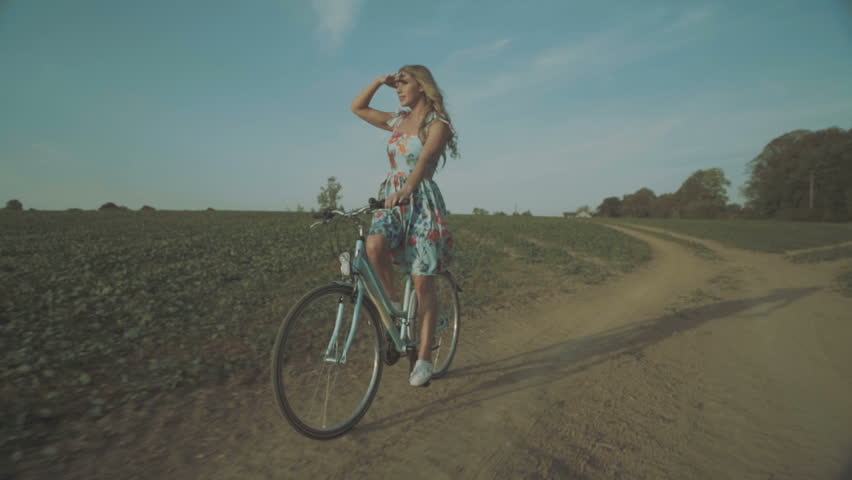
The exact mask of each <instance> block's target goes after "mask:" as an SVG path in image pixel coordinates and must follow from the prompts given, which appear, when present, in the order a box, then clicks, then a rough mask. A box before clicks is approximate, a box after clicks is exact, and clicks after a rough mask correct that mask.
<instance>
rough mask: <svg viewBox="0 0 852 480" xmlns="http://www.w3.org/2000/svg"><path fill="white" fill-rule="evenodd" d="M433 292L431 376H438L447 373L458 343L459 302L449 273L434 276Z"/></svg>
mask: <svg viewBox="0 0 852 480" xmlns="http://www.w3.org/2000/svg"><path fill="white" fill-rule="evenodd" d="M435 294H436V296H437V297H438V315H437V317H438V318H437V325H436V326H435V344H434V345H433V346H432V348H433V350H432V365H434V367H433V370H432V378H440V377H441V376H443V375H444V374H446V373H447V370H448V369H449V368H450V363H451V362H452V361H453V357H455V356H456V349H457V348H458V345H459V327H460V324H461V304H460V302H459V292H458V289H456V286H455V284H454V283H453V281H452V280H451V278H450V275H449V273H442V274H440V275H437V276H436V277H435Z"/></svg>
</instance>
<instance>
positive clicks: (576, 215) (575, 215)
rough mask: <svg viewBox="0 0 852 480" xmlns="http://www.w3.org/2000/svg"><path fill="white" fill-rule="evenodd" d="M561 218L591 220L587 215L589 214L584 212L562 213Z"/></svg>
mask: <svg viewBox="0 0 852 480" xmlns="http://www.w3.org/2000/svg"><path fill="white" fill-rule="evenodd" d="M562 217H563V218H592V216H591V215H589V212H587V211H585V210H584V211H582V212H562Z"/></svg>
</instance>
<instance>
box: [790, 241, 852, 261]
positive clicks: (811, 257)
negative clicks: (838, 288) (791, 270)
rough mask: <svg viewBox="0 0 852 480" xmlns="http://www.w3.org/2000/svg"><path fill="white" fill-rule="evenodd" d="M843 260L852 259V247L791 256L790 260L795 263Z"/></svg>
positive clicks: (847, 246)
mask: <svg viewBox="0 0 852 480" xmlns="http://www.w3.org/2000/svg"><path fill="white" fill-rule="evenodd" d="M842 258H852V245H846V246H842V247H835V248H826V249H823V250H816V251H813V252H803V253H797V254H795V255H790V256H789V259H790V260H791V261H793V262H795V263H817V262H831V261H834V260H840V259H842Z"/></svg>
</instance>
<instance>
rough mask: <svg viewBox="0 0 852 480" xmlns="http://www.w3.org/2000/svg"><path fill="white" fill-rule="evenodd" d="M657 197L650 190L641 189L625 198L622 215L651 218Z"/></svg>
mask: <svg viewBox="0 0 852 480" xmlns="http://www.w3.org/2000/svg"><path fill="white" fill-rule="evenodd" d="M656 199H657V195H656V194H655V193H654V191H653V190H651V189H650V188H644V187H643V188H640V189H639V190H636V192H635V193H633V194H628V195H625V196H624V199H623V200H622V202H621V214H622V215H624V216H625V217H650V216H651V209H652V208H653V206H654V201H655V200H656Z"/></svg>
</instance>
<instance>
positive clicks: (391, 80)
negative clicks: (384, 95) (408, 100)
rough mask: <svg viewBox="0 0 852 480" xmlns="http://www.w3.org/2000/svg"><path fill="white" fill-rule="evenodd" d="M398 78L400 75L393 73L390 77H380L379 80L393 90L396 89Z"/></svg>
mask: <svg viewBox="0 0 852 480" xmlns="http://www.w3.org/2000/svg"><path fill="white" fill-rule="evenodd" d="M398 77H399V74H398V73H392V74H390V75H381V76H380V77H379V80H381V81H382V84H383V85H387V86H389V87H391V88H396V82H397V80H398Z"/></svg>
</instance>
